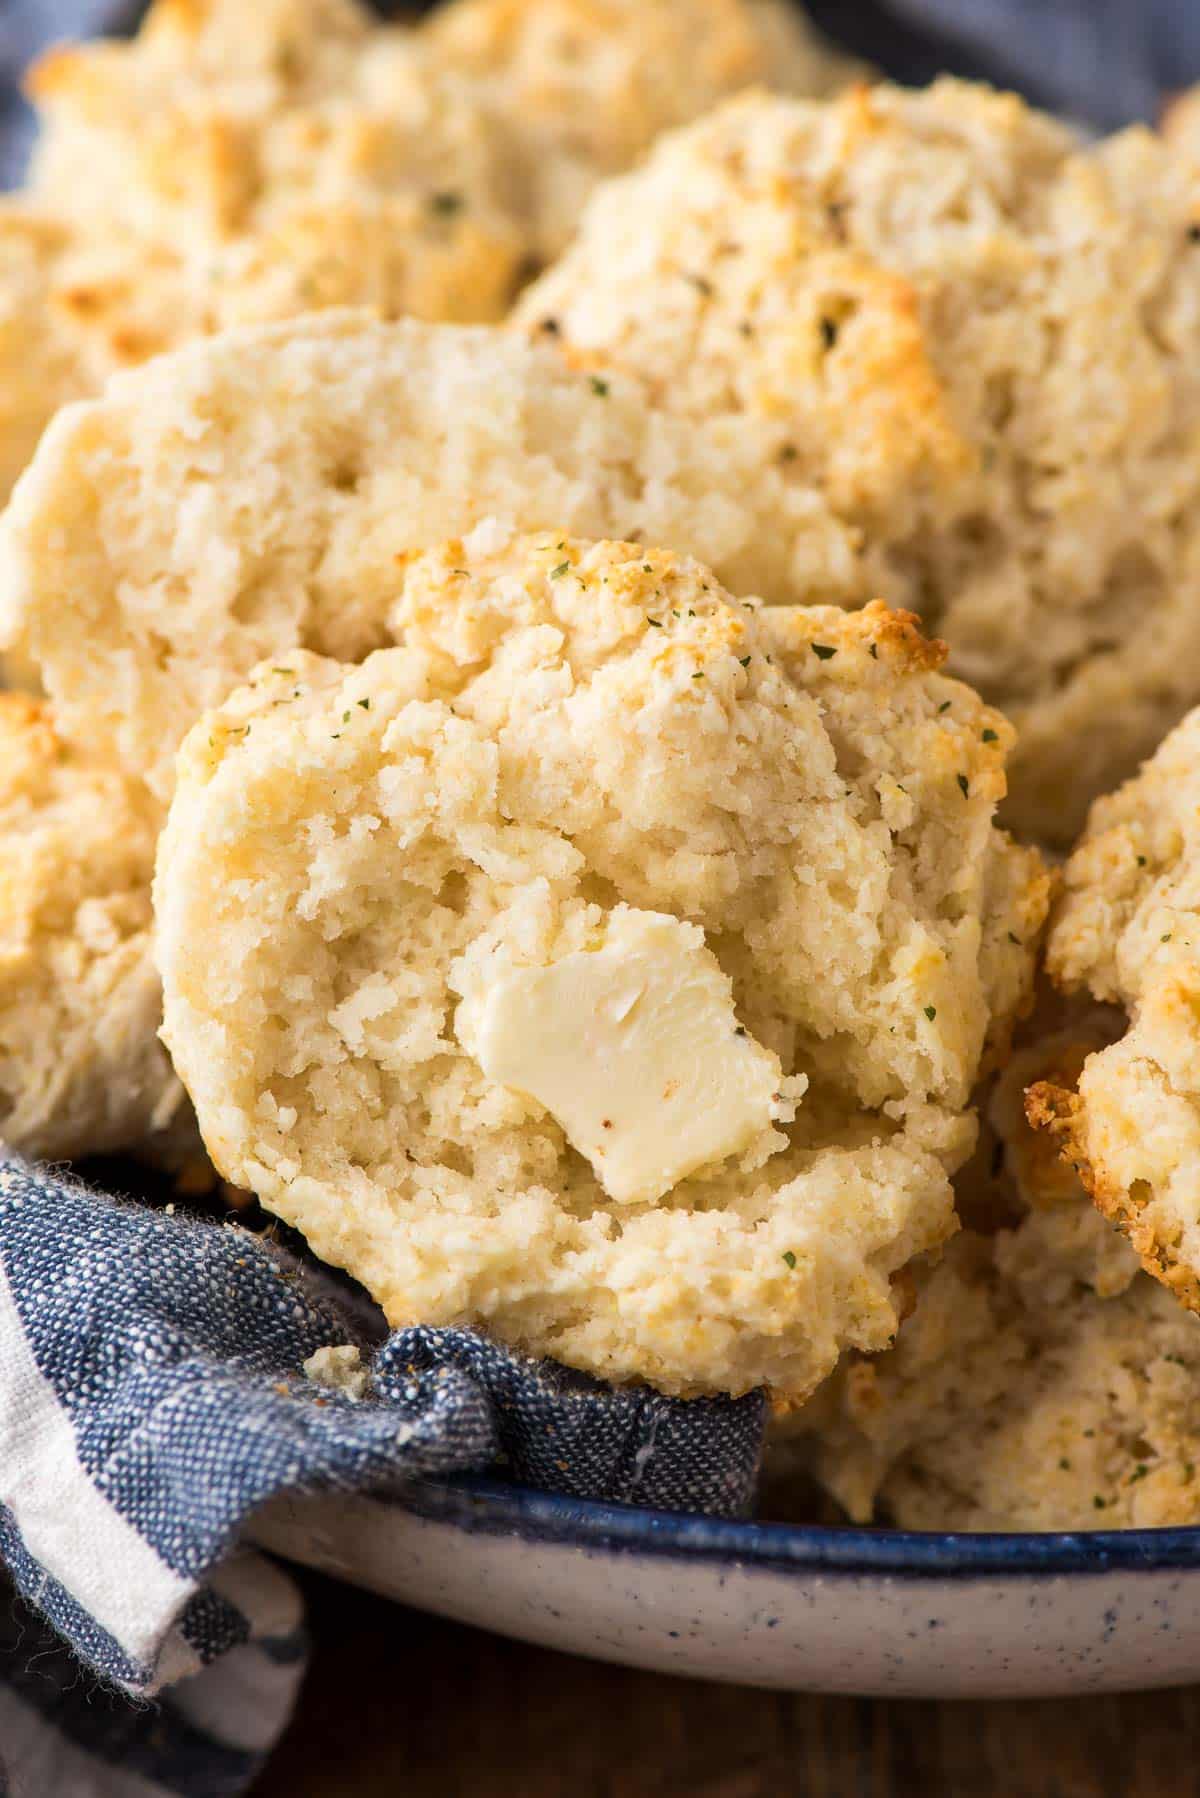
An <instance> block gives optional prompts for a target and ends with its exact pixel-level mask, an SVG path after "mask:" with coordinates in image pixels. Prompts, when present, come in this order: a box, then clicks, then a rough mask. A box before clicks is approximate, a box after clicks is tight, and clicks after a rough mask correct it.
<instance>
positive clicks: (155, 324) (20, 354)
mask: <svg viewBox="0 0 1200 1798" xmlns="http://www.w3.org/2000/svg"><path fill="white" fill-rule="evenodd" d="M193 328H194V329H199V328H201V321H200V320H198V319H197V318H196V317H195V315H194V312H193V310H192V303H191V299H190V296H189V295H188V293H187V292H186V290H185V289H184V288H183V287H181V285H180V282H179V279H178V270H177V268H176V267H175V265H174V263H173V262H172V261H171V260H170V259H169V258H168V259H164V258H162V257H160V256H156V255H154V254H153V253H151V252H149V251H147V252H146V253H145V254H144V255H141V254H138V255H135V254H134V253H133V252H132V251H131V250H130V249H129V246H128V245H127V244H126V243H125V242H124V241H123V240H121V239H120V238H119V237H118V238H116V239H111V240H107V241H96V242H94V243H84V242H83V241H82V240H81V239H80V238H79V235H78V233H76V232H75V231H74V230H73V229H72V227H71V226H70V225H68V224H66V223H64V222H63V221H62V220H60V219H56V218H53V217H51V216H50V215H49V214H47V213H45V212H43V211H40V210H38V209H37V208H36V207H34V206H30V205H27V204H25V203H23V202H21V201H16V200H7V201H3V202H0V503H2V502H3V501H4V500H5V499H7V497H8V494H9V492H10V490H11V488H12V486H13V483H14V482H15V481H16V479H17V477H18V475H19V474H20V473H21V470H22V469H23V468H24V467H25V464H26V463H27V462H28V460H29V458H30V456H31V455H32V454H33V451H34V449H35V447H36V445H37V442H38V439H39V437H40V436H41V433H42V431H43V429H44V428H45V425H46V423H47V422H48V420H49V419H50V418H51V417H52V416H53V414H54V412H55V410H56V408H57V407H59V406H61V405H65V404H66V403H67V402H68V401H70V400H74V399H78V398H79V397H80V396H81V395H83V394H87V393H91V392H94V391H95V390H96V389H97V388H98V387H100V386H101V385H102V384H103V383H104V381H105V380H106V379H107V377H108V376H109V375H110V374H111V373H112V372H113V371H114V370H116V369H120V368H125V367H128V366H130V365H131V364H133V363H137V362H141V361H144V360H145V358H146V357H147V356H151V355H154V354H156V353H157V352H158V351H159V350H161V349H165V348H167V347H168V346H169V345H171V344H172V343H174V342H176V341H177V339H178V337H179V335H180V334H181V333H186V332H188V331H190V330H191V329H193Z"/></svg>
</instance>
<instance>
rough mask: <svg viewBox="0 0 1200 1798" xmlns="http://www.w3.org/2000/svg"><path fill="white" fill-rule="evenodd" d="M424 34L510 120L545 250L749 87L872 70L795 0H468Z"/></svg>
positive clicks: (804, 86) (808, 85) (434, 19)
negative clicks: (660, 144)
mask: <svg viewBox="0 0 1200 1798" xmlns="http://www.w3.org/2000/svg"><path fill="white" fill-rule="evenodd" d="M425 31H426V37H427V41H428V42H429V44H430V46H431V48H432V50H433V52H434V55H435V57H436V58H437V59H439V60H441V61H443V62H444V63H446V64H447V65H448V66H450V67H453V68H456V69H459V70H461V71H462V72H463V73H464V74H466V75H468V76H469V77H470V78H471V80H472V81H473V82H474V83H477V84H479V85H480V86H481V87H482V90H483V92H484V93H485V94H486V95H487V97H488V99H489V101H490V103H491V105H492V107H493V108H494V110H495V112H496V113H497V115H498V116H499V117H501V118H502V119H503V120H504V121H505V124H506V126H507V127H508V129H509V131H510V133H511V136H512V140H513V154H514V157H515V158H516V159H517V166H518V167H519V169H520V171H521V176H522V179H523V182H524V187H525V191H526V193H527V196H528V200H527V204H528V208H529V214H530V219H531V230H532V242H533V248H534V252H535V254H536V255H539V256H541V257H543V258H544V257H547V256H553V255H557V254H558V253H559V251H561V250H562V249H563V248H564V247H565V246H566V244H567V243H568V242H569V240H570V238H571V235H572V233H573V232H574V230H575V228H576V226H577V224H578V222H579V216H580V213H581V212H582V210H583V206H584V203H585V201H586V200H587V197H588V195H589V194H590V192H591V190H592V189H593V187H595V185H596V183H597V182H598V181H601V180H603V179H605V178H606V177H608V176H611V175H615V174H619V173H620V172H621V171H622V170H624V169H627V168H630V167H631V166H632V165H633V164H634V163H636V162H637V161H638V159H639V158H640V157H641V155H642V154H643V152H644V151H645V150H646V149H647V148H648V147H649V146H650V144H651V142H652V141H653V140H654V138H655V137H657V136H658V134H659V133H660V132H662V131H666V130H668V129H670V128H671V127H673V126H676V125H681V124H684V123H686V122H687V121H688V120H690V119H694V118H699V117H700V116H701V115H702V114H703V113H705V112H707V111H708V110H709V108H710V107H712V106H714V105H715V104H716V103H717V101H718V100H721V99H724V98H725V97H726V96H727V95H729V94H732V93H735V92H737V90H738V89H740V88H744V87H750V86H755V85H760V84H761V85H767V86H770V87H776V88H782V89H787V90H788V91H790V92H794V93H803V94H812V95H822V94H828V93H833V92H835V91H836V90H837V89H838V88H839V87H842V86H844V85H845V84H846V82H847V81H849V80H850V79H851V78H852V77H853V76H854V75H855V74H857V73H860V72H861V70H860V67H859V65H856V64H854V63H853V62H851V61H850V60H849V59H848V58H847V57H845V56H842V55H840V54H839V53H838V52H837V51H835V50H834V49H833V48H832V47H831V46H829V45H827V44H825V43H824V42H822V40H821V39H820V38H819V37H818V36H817V34H816V32H815V31H814V30H813V28H812V27H811V25H809V24H808V22H807V21H806V19H805V18H804V16H803V14H802V12H801V10H800V8H799V7H798V6H794V5H791V4H788V3H787V0H602V3H601V4H600V5H596V4H595V3H594V0H538V4H530V3H529V0H456V3H454V4H450V5H447V6H443V7H440V8H438V10H437V11H435V12H434V13H433V14H432V15H431V17H430V20H429V22H428V25H427V26H426V28H425Z"/></svg>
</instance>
